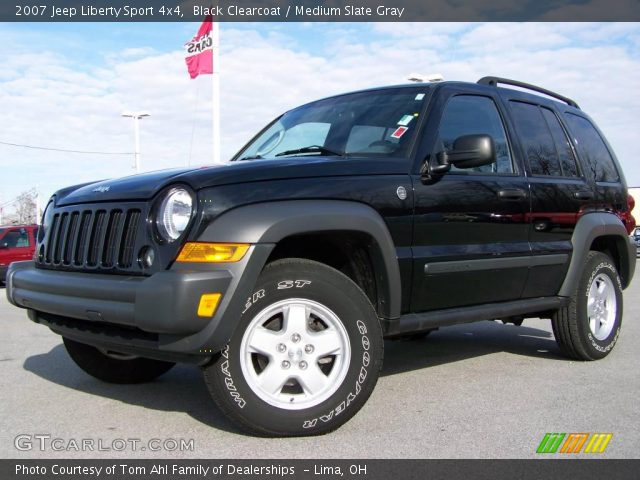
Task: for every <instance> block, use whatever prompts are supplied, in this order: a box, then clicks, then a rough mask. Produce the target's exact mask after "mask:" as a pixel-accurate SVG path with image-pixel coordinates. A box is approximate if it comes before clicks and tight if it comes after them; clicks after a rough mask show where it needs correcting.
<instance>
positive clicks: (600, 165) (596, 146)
mask: <svg viewBox="0 0 640 480" xmlns="http://www.w3.org/2000/svg"><path fill="white" fill-rule="evenodd" d="M566 119H567V123H568V124H569V128H570V129H571V133H572V135H573V140H574V142H575V144H576V146H577V148H578V153H579V154H580V156H581V157H582V160H583V165H584V168H585V169H586V173H587V174H588V175H590V176H592V177H593V178H594V179H595V181H596V182H617V181H618V180H620V176H619V175H618V170H617V169H616V166H615V163H614V162H613V158H612V157H611V153H609V149H608V148H607V146H606V144H605V143H604V141H603V140H602V137H601V136H600V134H599V133H598V131H597V130H596V129H595V127H594V126H593V125H592V124H591V122H590V121H589V120H587V119H586V118H584V117H580V116H578V115H574V114H572V113H567V114H566Z"/></svg>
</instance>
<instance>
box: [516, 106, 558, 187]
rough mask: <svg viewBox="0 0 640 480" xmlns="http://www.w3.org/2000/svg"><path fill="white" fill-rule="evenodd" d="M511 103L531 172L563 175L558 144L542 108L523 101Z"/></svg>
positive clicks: (534, 173)
mask: <svg viewBox="0 0 640 480" xmlns="http://www.w3.org/2000/svg"><path fill="white" fill-rule="evenodd" d="M509 103H510V104H511V110H512V112H513V117H514V120H515V123H516V129H517V131H518V135H519V136H520V139H521V140H522V144H523V147H524V150H525V155H526V157H527V161H528V162H529V168H530V169H531V173H532V174H533V175H557V176H562V169H561V168H560V157H559V155H558V152H557V151H556V144H555V142H554V139H553V137H552V136H551V131H550V130H549V127H548V125H547V122H546V120H545V118H544V117H543V115H542V112H541V111H540V108H539V107H538V106H537V105H531V104H529V103H523V102H515V101H511V102H509Z"/></svg>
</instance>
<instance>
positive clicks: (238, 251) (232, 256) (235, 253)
mask: <svg viewBox="0 0 640 480" xmlns="http://www.w3.org/2000/svg"><path fill="white" fill-rule="evenodd" d="M247 250H249V244H246V243H200V242H188V243H186V244H185V246H184V247H182V250H180V254H179V255H178V258H177V259H176V261H178V262H192V263H195V262H199V263H222V262H237V261H239V260H242V257H244V255H245V254H246V253H247Z"/></svg>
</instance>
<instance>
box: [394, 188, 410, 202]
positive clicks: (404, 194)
mask: <svg viewBox="0 0 640 480" xmlns="http://www.w3.org/2000/svg"><path fill="white" fill-rule="evenodd" d="M396 195H398V198H399V199H400V200H404V199H406V198H407V189H406V188H404V187H403V186H402V185H400V186H399V187H398V189H397V190H396Z"/></svg>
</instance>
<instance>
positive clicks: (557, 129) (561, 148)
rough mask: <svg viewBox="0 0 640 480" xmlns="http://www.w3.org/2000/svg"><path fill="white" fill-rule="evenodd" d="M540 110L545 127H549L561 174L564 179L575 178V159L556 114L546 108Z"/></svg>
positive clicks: (576, 174)
mask: <svg viewBox="0 0 640 480" xmlns="http://www.w3.org/2000/svg"><path fill="white" fill-rule="evenodd" d="M540 110H541V111H542V115H543V116H544V119H545V120H546V121H547V126H548V127H549V131H550V132H551V136H552V137H553V142H554V143H555V146H556V152H557V153H558V157H559V158H560V168H561V169H562V174H563V175H564V176H565V177H577V176H578V175H579V173H578V166H577V164H576V158H575V156H574V155H573V150H572V149H571V144H570V143H569V139H568V138H567V135H566V134H565V132H564V129H563V128H562V125H560V120H558V117H556V114H555V113H553V112H552V111H551V110H549V109H548V108H544V107H542V108H541V109H540Z"/></svg>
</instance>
